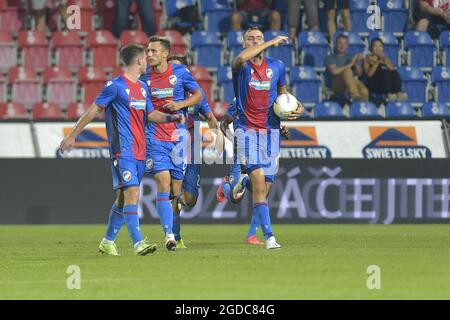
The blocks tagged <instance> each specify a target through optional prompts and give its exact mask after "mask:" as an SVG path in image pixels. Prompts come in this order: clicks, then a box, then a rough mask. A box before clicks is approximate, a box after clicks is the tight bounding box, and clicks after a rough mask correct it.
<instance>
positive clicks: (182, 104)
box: [162, 90, 202, 111]
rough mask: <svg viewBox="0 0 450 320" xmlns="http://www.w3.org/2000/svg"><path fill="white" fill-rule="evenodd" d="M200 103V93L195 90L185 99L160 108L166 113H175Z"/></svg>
mask: <svg viewBox="0 0 450 320" xmlns="http://www.w3.org/2000/svg"><path fill="white" fill-rule="evenodd" d="M201 101H202V93H201V91H200V90H195V91H194V93H193V94H192V95H191V96H190V97H189V98H187V99H185V100H181V101H170V102H168V103H166V104H165V105H163V106H162V107H163V108H164V109H165V110H168V111H177V110H181V109H184V108H187V107H190V106H194V105H196V104H199V103H200V102H201Z"/></svg>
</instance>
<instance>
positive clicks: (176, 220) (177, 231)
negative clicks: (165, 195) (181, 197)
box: [173, 213, 181, 241]
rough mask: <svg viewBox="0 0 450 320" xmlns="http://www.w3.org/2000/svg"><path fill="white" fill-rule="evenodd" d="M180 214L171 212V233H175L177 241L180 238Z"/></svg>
mask: <svg viewBox="0 0 450 320" xmlns="http://www.w3.org/2000/svg"><path fill="white" fill-rule="evenodd" d="M180 220H181V217H180V214H176V213H174V214H173V233H174V234H175V240H176V241H178V240H180V239H181V224H180V222H181V221H180Z"/></svg>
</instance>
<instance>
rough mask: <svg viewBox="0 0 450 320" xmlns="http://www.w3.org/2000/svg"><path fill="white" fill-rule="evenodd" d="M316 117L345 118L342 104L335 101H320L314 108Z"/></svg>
mask: <svg viewBox="0 0 450 320" xmlns="http://www.w3.org/2000/svg"><path fill="white" fill-rule="evenodd" d="M314 111H315V117H316V118H334V119H343V118H345V115H344V112H343V111H342V108H341V106H340V105H339V104H338V103H336V102H333V101H326V102H320V103H319V104H317V105H316V107H315V108H314Z"/></svg>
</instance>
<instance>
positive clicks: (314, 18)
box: [285, 0, 319, 38]
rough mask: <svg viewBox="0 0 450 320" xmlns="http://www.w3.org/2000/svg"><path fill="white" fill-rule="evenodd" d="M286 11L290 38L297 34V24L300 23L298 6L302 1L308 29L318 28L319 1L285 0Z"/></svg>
mask: <svg viewBox="0 0 450 320" xmlns="http://www.w3.org/2000/svg"><path fill="white" fill-rule="evenodd" d="M285 1H286V4H287V11H288V26H289V34H290V37H291V38H295V37H296V36H297V35H296V33H297V28H298V24H299V23H300V7H301V5H302V2H303V3H304V7H305V11H306V17H307V21H308V27H309V29H310V30H317V29H318V28H319V3H318V0H305V1H302V0H285Z"/></svg>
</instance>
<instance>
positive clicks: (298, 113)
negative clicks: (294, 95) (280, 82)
mask: <svg viewBox="0 0 450 320" xmlns="http://www.w3.org/2000/svg"><path fill="white" fill-rule="evenodd" d="M286 93H289V91H288V89H287V86H279V87H278V95H280V94H286ZM297 104H298V107H297V109H295V110H294V111H292V112H290V114H289V116H288V120H296V119H298V118H300V116H301V115H302V114H303V113H305V107H303V105H302V104H301V103H300V101H297Z"/></svg>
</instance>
